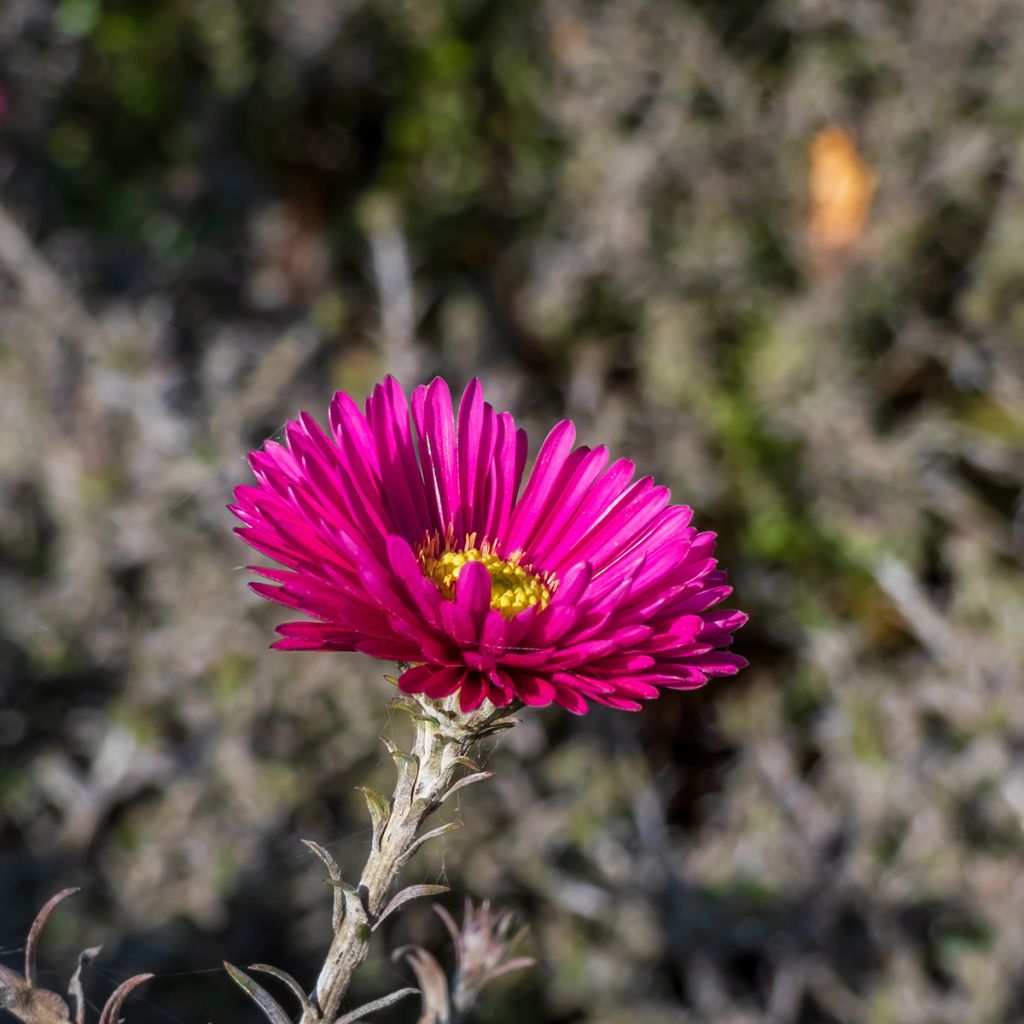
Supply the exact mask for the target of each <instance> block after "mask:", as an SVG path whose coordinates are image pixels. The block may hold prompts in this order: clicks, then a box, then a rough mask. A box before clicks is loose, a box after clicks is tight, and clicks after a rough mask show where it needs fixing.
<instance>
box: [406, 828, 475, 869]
mask: <svg viewBox="0 0 1024 1024" xmlns="http://www.w3.org/2000/svg"><path fill="white" fill-rule="evenodd" d="M460 828H462V822H461V821H449V822H448V824H447V825H439V826H438V827H437V828H432V829H431V830H430V831H429V832H424V833H423V835H421V836H420V837H419V839H417V840H416V842H414V843H413V844H412V845H411V846H410V847H409V849H408V850H407V851H406V852H405V855H404V856H403V857H402V863H403V864H404V863H405V862H406V861H408V860H409V859H410V858H411V857H412V856H413V854H414V853H416V851H417V850H419V848H420V847H421V846H422V845H423V844H424V843H427V842H429V841H430V840H431V839H437V838H438V836H443V835H444V834H445V833H447V832H454V831H456V830H457V829H460Z"/></svg>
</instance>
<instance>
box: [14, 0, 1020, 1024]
mask: <svg viewBox="0 0 1024 1024" xmlns="http://www.w3.org/2000/svg"><path fill="white" fill-rule="evenodd" d="M1022 68H1024V8H1022V7H1021V5H1020V3H1019V2H1018V0H969V2H964V3H958V4H954V3H952V2H950V0H938V2H936V0H854V2H850V3H839V2H834V0H774V2H764V3H756V2H753V0H737V2H735V3H716V2H712V0H688V2H682V0H679V2H670V0H658V2H641V0H616V2H597V0H538V2H533V3H529V2H526V0H506V2H502V3H494V4H489V3H486V2H484V0H416V2H415V3H413V2H402V0H251V2H250V0H178V2H169V0H167V2H141V0H138V2H127V0H122V2H115V0H60V2H55V0H6V2H5V3H4V4H3V5H2V6H0V89H2V96H3V101H2V102H0V111H2V115H0V200H2V203H3V208H4V210H5V211H6V212H5V213H3V215H2V217H0V502H2V510H3V511H2V515H0V908H2V909H0V956H3V957H4V958H5V960H4V962H7V963H10V964H12V965H14V964H16V962H17V954H16V949H17V947H18V946H19V945H20V944H21V943H22V941H23V937H24V932H25V928H26V927H27V923H28V922H29V921H30V920H31V917H32V915H33V913H34V911H35V909H36V908H37V907H38V905H39V904H41V903H42V902H43V900H44V899H45V898H46V897H47V896H49V895H50V894H51V893H52V892H53V891H55V890H56V889H57V888H59V887H60V886H61V885H64V884H77V885H83V886H84V887H85V890H86V892H85V893H84V894H83V897H80V899H79V907H80V908H83V907H84V908H85V909H84V911H83V910H79V911H78V913H77V915H76V914H71V913H69V912H66V911H63V910H62V911H61V912H60V914H59V915H57V917H56V918H55V921H54V927H53V928H52V929H51V931H50V933H49V939H48V945H47V949H45V950H44V951H43V957H44V965H45V966H48V967H52V968H54V969H57V968H60V970H61V971H62V972H63V973H65V974H66V973H67V971H68V969H69V968H70V965H71V963H72V961H73V956H74V953H75V951H77V949H79V948H81V946H82V945H86V944H89V945H91V944H94V943H97V942H99V941H104V942H105V944H106V951H105V955H104V958H103V959H102V961H98V962H97V965H96V966H97V968H98V970H97V973H94V975H93V977H92V980H91V981H90V983H89V984H90V991H91V993H92V996H93V998H94V1001H95V1002H97V1003H102V1001H103V999H104V998H105V997H106V994H107V993H108V992H109V991H110V989H112V988H113V987H114V985H115V983H116V982H117V981H118V980H120V979H122V978H124V977H126V976H127V975H128V974H130V973H134V972H137V971H142V970H145V971H153V972H155V973H156V974H157V975H159V976H160V977H158V978H157V979H155V980H154V981H152V982H150V983H149V985H148V986H147V987H146V989H145V993H144V994H145V999H138V998H136V999H134V1000H133V1002H132V1004H131V1005H130V1006H129V1008H128V1019H129V1020H130V1022H131V1024H146V1022H154V1024H155V1022H162V1021H166V1020H168V1019H170V1020H181V1021H188V1022H205V1021H208V1020H214V1021H238V1022H242V1021H251V1020H254V1019H255V1017H254V1015H253V1014H254V1011H252V1010H251V1009H250V1008H249V1007H248V1006H246V1005H245V1003H244V1001H243V1000H242V998H241V997H240V996H239V994H238V993H237V992H236V991H234V990H233V989H232V986H231V984H230V982H229V981H228V979H227V978H226V977H225V976H224V975H223V973H222V972H220V971H219V969H218V965H219V964H220V961H221V959H223V958H225V957H227V958H228V959H231V960H233V961H234V962H236V963H242V964H244V963H249V962H252V961H253V960H263V961H270V962H273V963H277V964H280V965H281V966H282V967H285V968H287V969H288V970H290V971H292V973H294V974H296V975H297V976H298V977H300V978H302V979H304V980H309V981H310V982H312V975H313V972H314V971H315V968H316V965H317V963H318V959H317V958H318V955H319V953H320V951H321V948H322V946H323V944H324V942H325V940H326V937H327V935H328V930H329V921H328V914H327V911H326V905H327V894H326V891H325V888H324V886H323V883H322V878H321V876H322V871H321V870H320V868H319V867H318V866H316V865H315V864H314V863H312V862H311V860H310V858H309V857H308V855H307V854H306V853H305V852H304V851H303V849H302V847H301V846H300V845H299V842H298V840H299V837H300V836H305V837H310V838H313V839H316V840H318V841H320V842H322V843H325V844H327V845H329V846H330V848H331V850H332V851H333V852H334V853H335V855H336V856H337V857H338V858H339V860H341V861H342V863H343V866H346V867H350V866H352V865H354V864H355V863H356V862H357V861H358V859H359V857H360V854H361V852H362V849H363V846H364V844H365V843H366V841H367V834H368V833H367V830H366V824H365V822H364V820H363V811H362V809H361V799H360V798H359V796H358V794H356V793H355V792H354V791H353V788H352V787H353V786H354V784H355V783H356V782H360V781H365V779H366V777H367V776H371V777H376V778H379V779H380V780H382V781H381V782H380V785H382V786H384V785H386V784H387V780H386V775H387V771H388V769H387V766H386V765H385V764H384V763H383V761H382V760H381V757H380V753H379V749H378V745H377V740H376V737H377V735H378V733H379V732H380V731H381V729H382V728H383V727H384V724H385V712H384V710H383V709H384V702H385V698H386V696H387V690H388V688H387V684H385V683H384V682H383V681H381V679H380V677H379V666H378V665H375V664H373V663H370V662H369V661H366V660H363V659H359V658H351V659H350V658H347V657H343V656H329V657H328V656H323V655H308V656H307V655H288V656H284V655H273V654H269V653H267V652H266V651H265V646H266V644H267V643H268V641H269V639H270V636H271V632H272V626H273V624H274V622H276V621H278V620H279V618H280V615H279V613H278V612H277V611H276V610H275V609H273V608H270V607H267V606H265V605H262V604H260V603H259V602H258V601H257V600H256V599H255V598H253V597H251V596H250V595H249V594H248V592H247V591H246V589H245V586H244V574H243V572H242V571H240V566H242V565H244V564H245V562H246V560H247V555H246V553H245V552H244V551H243V550H242V549H241V545H240V544H238V543H236V542H235V541H234V539H233V538H232V537H231V535H230V529H231V525H232V524H231V522H230V517H229V515H228V514H227V512H226V511H225V510H224V505H225V503H226V501H227V500H228V496H229V493H230V489H231V488H232V486H233V485H235V484H236V483H238V482H241V481H244V480H245V479H246V478H247V472H248V471H247V469H246V466H245V462H244V453H245V452H246V451H247V450H248V449H249V448H250V447H252V446H254V445H257V444H259V443H260V442H261V441H262V440H263V439H264V438H266V437H269V436H273V435H274V434H275V433H276V432H277V431H278V430H279V429H280V427H281V424H282V423H283V421H284V420H285V419H286V418H288V417H289V416H291V415H293V414H294V413H295V412H296V411H297V410H298V409H300V408H307V409H310V410H312V411H314V412H315V413H317V414H320V413H321V412H322V411H323V410H324V409H325V408H326V404H327V400H328V396H329V393H330V391H331V390H332V389H333V388H346V389H349V390H351V391H353V392H354V393H357V394H363V393H365V392H366V390H367V389H368V388H369V386H370V385H371V383H372V382H373V381H375V380H376V379H377V378H379V377H380V376H382V375H383V374H384V373H386V372H389V371H391V372H395V373H397V374H398V375H399V376H400V377H401V378H402V379H403V380H404V381H405V382H406V383H411V382H413V381H415V380H418V379H423V378H425V377H426V376H428V375H430V374H433V373H434V372H442V373H444V374H445V375H446V376H448V377H449V379H451V380H452V381H453V382H454V383H456V384H460V383H462V382H463V381H464V380H465V379H466V378H467V377H468V376H470V375H471V374H479V375H480V376H481V377H482V378H483V379H484V382H485V385H486V387H487V389H488V391H489V394H490V397H491V398H492V400H493V401H494V402H495V404H496V405H499V406H502V407H506V408H509V409H512V410H513V411H514V412H515V413H516V414H517V416H519V417H521V418H522V419H523V420H524V421H525V422H526V424H527V425H528V427H529V428H530V430H531V433H532V435H533V437H534V438H535V439H539V437H540V436H542V434H543V433H544V432H545V431H546V429H547V428H548V427H549V426H550V425H551V424H552V422H553V421H554V420H555V419H556V418H558V417H560V416H562V415H565V414H567V415H570V416H572V417H573V418H574V419H575V420H576V421H577V423H578V425H579V426H580V430H581V434H582V436H583V438H584V439H585V440H587V441H591V442H592V441H597V440H600V441H604V442H606V443H609V444H610V446H611V447H612V448H613V450H614V451H615V452H617V453H620V454H629V455H631V456H633V457H635V458H636V459H637V461H638V463H639V464H640V466H641V467H642V468H643V469H644V470H646V471H650V472H653V473H655V474H656V475H657V476H658V477H659V478H660V479H661V480H663V481H665V482H667V483H669V484H670V485H671V486H672V487H673V491H674V494H675V495H676V497H677V499H678V500H680V501H684V502H686V503H688V504H692V505H693V506H694V507H695V508H696V509H697V510H698V522H699V523H700V524H701V525H703V526H704V527H708V528H712V529H716V530H718V531H719V532H720V534H721V538H722V543H721V554H722V557H723V560H724V562H725V564H726V565H727V566H728V568H729V569H730V572H731V577H732V581H733V583H734V585H735V587H736V589H737V593H738V598H737V603H738V604H739V605H740V606H741V607H744V608H746V609H747V610H749V611H750V612H751V614H752V621H751V624H750V625H749V626H748V627H747V628H746V629H745V630H744V631H743V632H742V633H741V637H740V640H739V642H738V644H737V649H738V650H740V651H741V652H742V653H743V654H745V655H746V656H747V657H748V658H749V659H750V661H751V663H752V667H751V668H750V669H749V670H748V671H747V672H745V673H744V674H743V675H742V676H741V677H739V678H737V679H736V680H730V681H725V682H720V683H718V684H716V685H713V686H711V687H708V688H707V689H705V690H704V691H701V692H700V693H698V694H692V695H691V694H678V695H669V696H666V697H665V698H663V699H661V700H659V701H657V702H656V703H655V704H654V705H652V706H650V707H649V708H647V709H646V710H645V711H644V712H643V713H641V714H640V715H638V716H630V715H626V714H622V713H607V714H606V713H602V712H594V713H592V714H591V715H589V716H587V717H586V718H585V719H582V720H576V719H571V718H570V716H568V715H566V714H563V713H560V712H556V711H546V712H544V713H540V714H533V715H530V716H529V717H528V718H527V720H526V721H525V722H524V724H523V725H522V726H521V727H520V728H519V729H517V730H515V731H513V733H512V734H510V735H509V737H508V738H507V739H506V740H504V741H503V742H502V743H501V744H500V745H498V746H497V749H496V750H495V751H494V752H493V755H492V757H491V767H494V768H496V769H497V770H498V778H497V780H496V781H495V783H491V784H490V791H487V790H486V789H484V788H482V789H479V790H472V791H470V793H469V794H467V796H466V797H465V798H464V801H463V813H464V817H465V819H466V824H467V827H466V829H465V830H464V831H463V832H461V833H458V834H456V835H455V836H453V837H451V838H450V839H446V840H445V842H444V844H443V848H442V847H441V846H440V845H439V847H438V849H437V850H436V851H435V852H433V853H430V854H425V855H424V857H423V859H422V861H421V862H420V863H418V864H416V865H414V866H413V869H411V873H417V880H430V881H437V880H445V881H447V882H448V883H449V884H450V885H452V887H453V888H454V889H455V891H456V894H460V895H461V894H463V893H465V894H469V895H472V896H474V897H476V898H482V897H490V898H492V899H493V900H495V901H496V902H497V903H498V904H500V905H501V906H503V907H504V906H509V907H514V908H516V909H517V910H518V911H519V913H520V915H521V917H522V919H523V920H525V921H526V922H527V923H528V924H529V926H530V928H531V938H530V941H529V943H528V945H527V947H526V948H524V950H523V952H525V953H529V954H531V955H535V956H536V957H537V958H538V960H539V961H540V963H541V965H542V966H541V967H539V968H538V969H536V970H534V971H533V972H532V973H531V976H530V977H526V976H513V977H510V978H509V979H507V984H505V986H504V987H503V988H502V987H501V986H499V990H498V991H497V992H492V994H491V997H490V999H489V1001H487V1002H486V1005H485V1009H484V1012H483V1013H482V1014H481V1016H480V1019H481V1020H491V1021H495V1022H499V1024H500V1022H506V1021H514V1020H523V1019H529V1020H537V1021H542V1022H547V1024H556V1022H557V1024H569V1022H572V1021H588V1022H592V1024H620V1022H621V1021H623V1020H629V1021H631V1022H633V1024H670V1022H671V1024H676V1022H679V1024H684V1022H685V1024H698V1022H700V1024H712V1022H713V1024H741V1022H743V1024H745V1022H756V1021H771V1022H778V1024H856V1022H871V1024H946V1022H948V1024H1013V1022H1017V1021H1020V1020H1021V1019H1024V870H1022V868H1024V864H1022V857H1021V850H1022V826H1024V689H1022V686H1021V669H1022V662H1024V614H1022V613H1024V589H1022V587H1021V575H1020V568H1021V565H1020V562H1021V554H1022V545H1024V535H1022V528H1024V523H1022V516H1021V502H1020V496H1021V486H1022V482H1024V454H1022V441H1024V351H1022V342H1024V306H1022V296H1024V99H1022V96H1024V90H1022V78H1024V72H1022V70H1021V69H1022ZM838 132H842V133H843V134H842V136H840V135H838V134H836V133H838ZM822 133H832V134H831V135H824V136H823V135H822ZM822 138H825V139H828V138H831V139H832V157H831V158H830V159H831V160H832V164H833V166H834V167H835V168H838V169H837V170H835V171H834V172H831V173H830V172H827V168H824V169H823V168H822V165H821V160H820V151H821V145H822V143H821V140H822ZM840 138H842V139H843V140H845V141H844V142H841V143H837V140H838V139H840ZM815 140H818V143H817V147H816V142H815ZM837 145H838V149H837V148H836V146H837ZM816 150H817V151H818V152H819V160H818V161H817V169H815V167H814V163H813V154H814V153H815V152H816ZM840 151H842V152H840ZM837 153H839V155H838V157H837V156H836V154H837ZM842 153H845V156H843V155H842ZM825 162H826V163H827V162H828V160H826V161H825ZM844 174H845V175H846V176H847V178H846V179H844V180H845V184H844V180H839V181H836V180H833V176H834V175H839V176H840V178H841V177H842V175H844ZM823 175H824V177H823ZM830 181H831V182H832V184H831V185H830V184H829V182H830ZM857 181H859V182H860V184H859V186H858V184H857ZM850 182H853V184H852V185H851V184H850ZM851 188H852V190H853V199H854V200H858V202H853V203H851V202H850V198H849V197H850V194H851ZM858 188H859V190H860V191H859V192H858ZM822 195H825V196H828V195H833V196H834V195H845V196H847V199H845V200H843V199H840V200H836V201H838V202H846V203H847V206H848V208H847V210H846V213H845V215H843V214H842V211H839V212H838V213H835V212H834V213H833V217H834V218H836V217H838V219H839V221H840V222H841V223H846V224H847V231H846V234H845V235H842V237H841V244H827V245H823V244H821V236H820V234H818V233H816V232H815V230H814V228H813V224H814V223H815V220H814V216H815V213H816V212H817V215H818V217H819V219H820V216H821V202H822V201H823V200H822V198H821V197H822ZM858 196H859V199H858ZM824 201H825V202H826V203H827V202H829V201H831V200H828V199H825V200H824ZM858 203H859V205H858ZM854 215H856V217H855V216H854ZM843 216H845V218H846V219H845V221H844V220H843ZM851 218H853V219H851ZM857 218H859V219H857ZM854 220H856V223H854ZM851 224H853V226H852V227H851V226H850V225H851ZM833 237H834V236H831V235H830V236H829V238H833ZM458 902H459V900H457V899H456V900H453V902H452V904H451V905H452V906H453V907H454V906H456V905H457V904H458ZM407 942H415V943H419V944H423V945H425V946H427V947H429V948H432V949H434V950H435V951H436V952H437V955H438V956H439V958H440V959H441V960H442V962H446V963H447V962H449V961H450V948H449V947H446V946H445V937H444V934H443V932H442V931H441V930H440V929H439V927H438V926H437V922H436V921H435V919H434V915H432V914H430V913H429V911H428V909H427V908H426V907H424V908H417V907H415V906H412V907H410V909H408V910H407V911H405V912H403V913H402V914H400V915H397V916H396V919H395V920H394V921H393V922H389V933H388V934H387V935H386V936H384V937H383V938H382V940H381V945H380V956H379V957H378V958H377V960H375V961H374V962H373V963H372V965H371V967H370V968H369V969H368V970H367V971H366V972H365V973H364V976H363V977H362V978H361V981H360V986H359V991H358V992H357V993H355V995H356V997H357V999H361V998H362V997H363V996H366V997H368V998H369V997H372V996H373V995H376V994H379V993H380V992H382V991H384V990H386V989H387V988H388V987H393V983H394V980H395V978H394V973H395V972H396V971H399V972H400V971H401V968H398V967H393V966H392V965H390V964H389V962H388V961H387V959H386V955H385V954H386V948H387V947H393V946H396V945H400V944H402V943H407ZM8 957H9V959H7V958H8ZM104 971H105V972H106V973H104ZM193 972H196V973H193ZM403 976H404V975H403ZM411 1012H412V1011H411V1010H410V1009H409V1008H408V1007H404V1006H399V1007H397V1008H396V1009H395V1010H394V1011H393V1013H392V1015H391V1016H390V1017H386V1016H382V1018H381V1019H382V1020H383V1019H389V1020H395V1021H405V1020H410V1019H412V1018H411V1017H410V1016H409V1014H410V1013H411ZM389 1013H391V1011H389Z"/></svg>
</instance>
